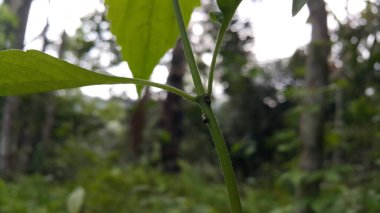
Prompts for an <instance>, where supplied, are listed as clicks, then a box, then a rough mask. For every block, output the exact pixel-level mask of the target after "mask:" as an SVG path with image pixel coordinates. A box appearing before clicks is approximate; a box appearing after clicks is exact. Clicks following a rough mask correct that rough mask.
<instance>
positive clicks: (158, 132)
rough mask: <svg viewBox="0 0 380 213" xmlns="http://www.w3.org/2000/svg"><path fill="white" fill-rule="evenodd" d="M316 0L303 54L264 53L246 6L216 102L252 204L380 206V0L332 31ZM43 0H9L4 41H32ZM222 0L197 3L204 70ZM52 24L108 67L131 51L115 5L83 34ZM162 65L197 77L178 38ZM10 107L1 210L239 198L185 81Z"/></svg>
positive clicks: (29, 100) (14, 100)
mask: <svg viewBox="0 0 380 213" xmlns="http://www.w3.org/2000/svg"><path fill="white" fill-rule="evenodd" d="M363 1H364V0H363ZM20 2H21V3H20ZM312 2H315V5H313V4H312V3H311V4H309V5H308V6H309V8H310V9H311V11H312V13H311V17H310V24H311V25H312V26H313V38H312V39H313V40H312V42H311V44H310V45H309V47H301V48H300V49H298V50H297V51H296V52H295V53H294V55H293V56H292V57H291V58H288V59H281V60H276V61H273V62H270V63H266V64H259V63H257V61H256V60H255V55H254V54H255V53H254V51H253V52H251V49H252V48H251V47H252V45H253V43H254V42H255V39H254V37H253V36H252V34H251V31H252V28H251V25H250V23H249V22H245V21H242V20H238V19H236V20H234V21H233V23H232V26H231V28H230V30H229V31H228V33H227V35H226V39H225V42H224V44H223V48H222V51H221V57H220V58H221V60H220V63H219V64H218V67H217V76H216V78H217V79H216V81H217V87H218V88H220V89H219V90H220V91H221V92H219V94H218V95H216V96H215V97H213V103H214V104H215V109H216V111H217V117H218V119H219V121H220V124H221V127H222V129H223V132H224V134H225V137H226V140H227V143H228V147H229V150H230V153H231V158H232V161H233V165H234V167H235V170H236V174H237V176H238V180H239V185H240V190H241V195H242V201H243V207H244V209H245V212H252V213H255V212H259V213H261V212H273V213H275V212H276V213H282V212H332V213H335V212H336V213H348V212H353V213H355V212H380V180H379V178H378V177H379V176H380V143H379V142H380V95H379V91H380V45H379V41H380V1H378V0H377V1H369V0H367V1H365V2H366V7H365V9H364V10H363V11H361V13H360V14H349V13H348V15H347V17H346V19H345V20H344V21H339V20H336V21H337V22H338V26H337V28H335V29H329V30H328V32H327V29H324V27H323V17H326V16H329V17H332V18H334V14H333V13H332V12H331V11H325V10H324V4H323V1H320V0H318V1H317V0H315V1H314V0H313V1H312ZM31 3H32V0H23V1H20V0H4V2H3V3H2V4H1V6H0V49H9V48H19V49H22V48H23V47H24V45H25V44H24V37H25V28H26V23H27V20H28V14H29V10H30V5H31ZM318 4H319V5H318ZM321 6H322V7H321ZM214 9H215V5H214V3H212V2H211V3H210V2H209V3H206V4H205V5H204V7H202V8H198V9H197V12H198V13H200V14H203V16H202V17H203V18H202V19H197V21H196V22H195V23H192V25H191V26H190V27H199V26H201V27H202V32H203V33H201V34H199V33H196V32H198V31H196V30H190V33H191V32H193V33H191V35H190V36H191V40H192V42H193V45H194V50H195V51H196V54H197V58H198V59H199V60H198V61H199V67H200V69H201V70H202V71H206V70H207V68H208V64H207V60H202V59H204V58H207V57H208V56H209V55H210V52H211V50H212V47H213V45H212V44H213V40H214V38H215V36H216V32H217V29H218V24H217V23H214V22H212V21H211V20H210V19H209V18H208V15H207V14H208V13H209V11H211V10H214ZM315 17H319V18H315ZM321 17H322V18H321ZM318 20H319V21H318ZM320 20H322V24H321V22H320ZM268 27H269V26H268ZM270 27H272V26H270ZM274 27H275V26H274ZM50 28H51V26H50V25H49V24H48V22H47V24H46V26H45V28H44V30H43V31H42V32H41V33H40V35H39V36H38V37H36V38H35V39H38V40H39V41H40V42H41V44H42V46H43V48H42V51H45V52H49V53H54V55H56V56H58V57H59V58H62V59H65V60H68V61H70V62H72V63H75V64H79V65H81V66H84V67H86V68H90V69H92V70H96V71H105V70H107V69H108V68H110V67H114V66H117V65H118V64H120V63H121V56H120V52H119V50H120V49H119V47H118V46H117V45H116V43H115V40H114V38H113V37H112V36H110V32H109V23H108V22H107V21H106V19H105V11H104V10H98V11H96V12H95V13H93V14H91V15H89V16H87V17H85V18H84V19H83V20H82V26H81V27H80V28H79V29H78V30H77V33H76V34H75V35H74V36H69V35H68V34H66V33H65V32H64V33H62V34H61V37H60V38H57V39H51V38H49V36H47V35H48V33H49V30H50ZM317 31H318V32H322V34H320V35H323V31H324V32H325V33H326V35H325V36H324V37H323V36H322V37H318V35H314V34H315V32H317ZM194 32H195V33H194ZM279 39H281V35H279ZM283 42H286V41H283ZM330 49H331V51H330ZM272 51H276V50H272ZM104 55H105V56H107V57H106V59H104ZM161 65H164V66H167V67H168V70H169V75H168V78H167V82H168V84H171V85H174V86H176V87H178V88H184V89H185V90H187V91H191V86H189V85H191V84H190V83H191V79H190V76H189V72H187V65H186V62H185V60H184V56H183V52H182V47H181V45H180V43H177V45H176V47H175V48H174V49H173V50H172V51H171V52H170V53H168V54H167V56H166V57H165V58H164V59H163V60H162V61H161ZM315 68H317V71H318V69H319V72H314V73H313V69H315ZM203 74H204V75H205V74H206V73H203ZM205 76H206V75H205ZM20 86H22V85H20ZM0 109H1V111H0V112H1V113H0V121H1V122H0V127H1V129H0V130H1V132H0V176H1V178H0V212H1V213H25V212H30V213H45V212H48V213H49V212H54V213H59V212H70V213H75V212H88V213H96V212H99V213H104V212H132V213H133V212H173V213H174V212H216V213H222V212H229V206H228V201H227V199H228V198H227V193H226V190H225V187H224V184H223V177H222V175H221V171H220V168H219V165H218V159H217V156H216V154H215V151H214V148H213V144H212V140H211V138H210V136H209V134H208V131H207V127H206V125H205V124H204V123H202V120H201V114H200V112H199V110H198V108H197V107H196V106H195V105H193V104H188V103H186V102H185V101H183V100H181V99H180V98H179V97H177V96H175V95H172V94H166V92H162V91H161V92H154V91H151V90H149V89H146V90H145V93H144V95H143V97H142V98H141V99H139V100H137V101H136V100H132V99H130V98H128V96H127V95H124V96H115V97H112V98H110V99H109V100H104V99H100V98H93V97H88V96H85V95H83V94H82V93H81V92H80V90H79V89H73V90H64V91H56V92H50V93H44V94H36V95H27V96H20V97H2V98H0Z"/></svg>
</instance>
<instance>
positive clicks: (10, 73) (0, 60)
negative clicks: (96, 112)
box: [0, 50, 131, 96]
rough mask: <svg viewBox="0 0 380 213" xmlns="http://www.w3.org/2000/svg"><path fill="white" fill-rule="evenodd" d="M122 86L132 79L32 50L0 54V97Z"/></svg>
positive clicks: (7, 51)
mask: <svg viewBox="0 0 380 213" xmlns="http://www.w3.org/2000/svg"><path fill="white" fill-rule="evenodd" d="M121 83H131V80H130V79H128V78H122V77H114V76H108V75H103V74H99V73H96V72H92V71H89V70H86V69H83V68H81V67H78V66H75V65H72V64H70V63H67V62H65V61H63V60H60V59H57V58H54V57H52V56H49V55H47V54H45V53H42V52H39V51H35V50H29V51H26V52H24V51H21V50H5V51H0V96H8V95H21V94H27V93H37V92H47V91H52V90H57V89H67V88H75V87H81V86H89V85H97V84H121Z"/></svg>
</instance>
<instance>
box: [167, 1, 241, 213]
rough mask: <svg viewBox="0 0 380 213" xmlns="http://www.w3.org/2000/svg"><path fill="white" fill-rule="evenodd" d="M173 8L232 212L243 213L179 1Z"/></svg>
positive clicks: (233, 174) (233, 176)
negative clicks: (206, 96)
mask: <svg viewBox="0 0 380 213" xmlns="http://www.w3.org/2000/svg"><path fill="white" fill-rule="evenodd" d="M173 6H174V12H175V15H176V19H177V22H178V27H179V31H180V35H181V39H182V43H183V47H184V51H185V56H186V59H187V62H188V64H189V67H190V71H191V75H192V77H193V81H194V86H195V90H196V92H197V95H198V103H199V106H200V108H201V110H202V112H203V113H204V115H205V116H206V119H208V127H209V130H210V134H211V136H212V138H213V141H214V144H215V148H216V152H217V154H218V157H219V160H220V164H221V167H222V170H223V174H224V180H225V184H226V187H227V191H228V196H229V200H230V205H231V211H232V212H233V213H241V212H242V207H241V203H240V195H239V190H238V187H237V181H236V178H235V173H234V170H233V167H232V163H231V160H230V156H229V154H228V149H227V146H226V143H225V141H224V137H223V134H222V132H221V130H220V127H219V125H218V122H217V120H216V118H215V115H214V112H213V110H212V108H211V106H210V104H209V103H207V102H208V101H207V100H206V98H205V92H204V89H203V85H202V81H201V78H200V75H199V71H198V67H197V64H196V62H195V59H194V55H193V51H192V48H191V45H190V41H189V38H188V36H187V32H186V26H185V23H184V22H183V17H182V13H181V9H180V6H179V3H178V0H173Z"/></svg>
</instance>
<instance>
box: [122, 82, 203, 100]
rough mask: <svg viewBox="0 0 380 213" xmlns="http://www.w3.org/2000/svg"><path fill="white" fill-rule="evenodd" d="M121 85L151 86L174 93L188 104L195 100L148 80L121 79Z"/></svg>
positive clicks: (185, 94) (173, 88)
mask: <svg viewBox="0 0 380 213" xmlns="http://www.w3.org/2000/svg"><path fill="white" fill-rule="evenodd" d="M122 81H123V83H127V84H136V85H141V86H152V87H157V88H160V89H163V90H166V91H168V92H171V93H174V94H176V95H179V96H181V97H182V98H184V99H186V100H188V101H190V102H196V100H197V98H196V97H194V96H192V95H189V94H187V93H186V92H185V91H183V90H180V89H177V88H175V87H172V86H169V85H166V84H160V83H156V82H152V81H148V80H143V79H138V78H122Z"/></svg>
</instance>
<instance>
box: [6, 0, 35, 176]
mask: <svg viewBox="0 0 380 213" xmlns="http://www.w3.org/2000/svg"><path fill="white" fill-rule="evenodd" d="M31 3H32V0H5V1H4V4H7V5H8V6H9V8H10V10H11V11H12V12H13V13H14V14H16V16H17V17H18V27H17V29H16V30H15V31H14V32H9V33H12V34H14V35H15V36H14V37H15V39H14V40H13V41H12V46H11V47H12V48H15V49H23V47H24V38H25V31H26V25H27V22H28V16H29V9H30V6H31ZM19 102H20V101H19V98H18V97H7V98H6V99H5V104H4V108H3V120H2V122H1V124H2V126H1V128H2V130H1V139H0V176H4V177H7V176H9V175H10V173H11V156H12V153H11V152H12V145H15V141H14V140H13V139H12V133H14V128H15V127H14V120H15V116H16V115H17V111H18V106H19Z"/></svg>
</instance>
